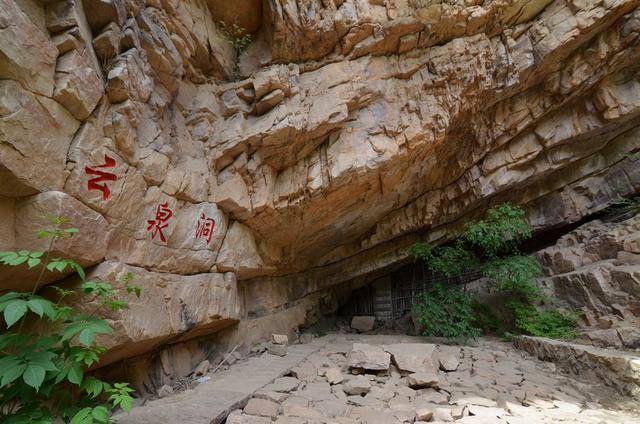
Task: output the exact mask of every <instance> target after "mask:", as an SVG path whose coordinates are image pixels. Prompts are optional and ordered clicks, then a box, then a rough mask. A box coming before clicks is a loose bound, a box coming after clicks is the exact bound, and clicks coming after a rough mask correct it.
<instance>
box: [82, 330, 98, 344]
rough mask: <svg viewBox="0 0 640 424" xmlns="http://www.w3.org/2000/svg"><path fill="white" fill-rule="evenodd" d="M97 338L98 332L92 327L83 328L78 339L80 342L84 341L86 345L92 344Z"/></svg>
mask: <svg viewBox="0 0 640 424" xmlns="http://www.w3.org/2000/svg"><path fill="white" fill-rule="evenodd" d="M95 339H96V333H95V332H94V331H93V330H92V329H90V328H86V329H84V330H82V331H81V332H80V336H78V341H80V343H82V344H83V345H85V346H86V347H89V346H91V345H92V344H93V342H94V341H95Z"/></svg>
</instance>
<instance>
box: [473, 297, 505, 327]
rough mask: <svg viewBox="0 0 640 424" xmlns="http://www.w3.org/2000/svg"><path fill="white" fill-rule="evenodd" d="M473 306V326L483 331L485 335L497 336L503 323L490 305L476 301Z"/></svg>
mask: <svg viewBox="0 0 640 424" xmlns="http://www.w3.org/2000/svg"><path fill="white" fill-rule="evenodd" d="M472 306H473V319H472V321H471V325H473V326H474V327H476V328H479V329H480V330H482V333H484V334H495V333H498V332H499V331H500V328H501V327H502V325H501V322H502V321H501V320H500V318H499V317H498V315H497V314H496V313H495V312H494V310H493V309H491V307H490V306H489V305H487V304H486V303H482V302H480V301H479V300H477V299H474V301H473V305H472Z"/></svg>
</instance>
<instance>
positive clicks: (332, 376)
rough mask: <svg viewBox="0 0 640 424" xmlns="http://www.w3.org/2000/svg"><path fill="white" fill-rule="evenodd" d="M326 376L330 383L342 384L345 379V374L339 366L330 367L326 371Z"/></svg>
mask: <svg viewBox="0 0 640 424" xmlns="http://www.w3.org/2000/svg"><path fill="white" fill-rule="evenodd" d="M324 377H325V378H326V379H327V381H328V382H329V384H332V385H333V384H340V383H342V381H343V380H344V376H343V375H342V372H341V371H340V369H339V368H329V369H328V370H326V371H325V373H324Z"/></svg>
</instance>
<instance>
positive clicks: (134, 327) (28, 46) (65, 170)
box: [0, 0, 640, 359]
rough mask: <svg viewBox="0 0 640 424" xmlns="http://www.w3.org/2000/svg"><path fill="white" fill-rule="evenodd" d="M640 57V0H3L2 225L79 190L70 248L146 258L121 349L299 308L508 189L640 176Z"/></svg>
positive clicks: (120, 321)
mask: <svg viewBox="0 0 640 424" xmlns="http://www.w3.org/2000/svg"><path fill="white" fill-rule="evenodd" d="M303 4H304V7H302V5H303ZM220 22H225V24H226V25H222V24H221V23H220ZM232 24H236V25H237V26H239V27H240V28H241V31H240V33H241V34H249V35H250V36H251V39H250V40H251V42H250V43H249V44H248V45H247V46H244V48H241V47H242V46H240V45H239V43H238V40H234V39H233V37H232V36H230V34H229V31H228V28H229V27H230V26H232ZM225 26H226V28H227V31H225V30H224V28H223V27H225ZM639 59H640V1H638V0H615V1H614V0H612V1H601V2H595V1H593V2H591V1H577V0H540V1H523V0H491V1H484V2H483V1H462V0H456V1H447V2H444V1H431V2H410V1H405V0H394V1H391V0H390V1H386V2H382V1H369V2H367V1H363V0H329V1H316V0H312V1H307V2H290V1H282V0H269V1H266V2H256V1H249V0H246V1H245V0H243V1H238V2H235V3H228V2H222V1H217V0H209V1H207V2H205V1H197V0H186V1H176V0H169V1H162V2H151V1H149V2H140V1H134V0H109V1H106V0H85V1H83V2H80V1H49V2H46V3H40V2H36V1H32V0H21V1H17V2H14V1H9V0H0V218H2V219H0V247H1V248H2V249H14V248H31V249H36V248H42V247H41V246H40V245H39V244H38V243H37V242H36V241H35V239H33V237H31V236H30V235H29V231H36V230H38V229H39V227H40V226H41V222H42V221H41V220H39V219H36V218H35V217H34V218H33V219H31V218H29V217H31V216H35V215H34V214H35V213H36V211H46V212H49V213H53V214H57V213H63V214H65V215H68V216H69V217H70V218H71V225H73V226H75V227H78V228H80V230H81V235H80V236H78V238H76V239H75V240H74V243H73V244H70V245H65V246H60V248H59V253H60V255H65V256H69V257H72V258H74V259H76V260H78V261H80V262H81V263H82V264H83V265H85V266H94V265H97V267H96V268H95V270H94V271H92V272H102V271H103V270H105V269H106V268H109V269H111V268H114V269H120V268H123V269H124V268H128V267H132V268H134V269H135V270H136V272H135V274H136V278H137V279H139V280H140V281H141V282H143V283H144V284H143V285H144V287H145V290H144V293H146V294H144V296H147V298H148V299H149V300H150V303H149V305H147V306H148V307H146V308H131V309H130V310H128V311H127V312H126V316H125V317H124V318H117V320H116V322H117V329H118V333H117V334H116V335H114V337H113V338H112V339H111V340H110V341H109V347H111V348H112V351H113V354H112V356H111V358H116V359H120V358H125V357H127V356H133V355H139V354H141V353H144V352H147V351H150V350H151V349H154V348H156V347H157V346H158V345H162V344H166V343H174V342H175V341H180V340H182V339H181V337H189V338H190V337H194V334H195V335H198V336H200V335H205V334H210V333H216V332H219V330H220V329H221V328H222V327H223V326H224V325H227V324H228V323H233V322H236V321H240V322H241V323H243V322H244V323H245V324H244V325H247V326H249V327H251V326H252V325H253V324H251V323H254V324H255V326H254V327H251V328H253V329H254V330H255V331H254V330H252V332H249V333H247V334H253V335H255V337H258V335H263V334H267V333H268V330H267V328H268V326H269V325H272V326H275V325H282V326H283V327H286V329H284V331H281V332H286V331H290V330H291V329H292V328H293V327H295V326H296V325H299V324H300V323H301V321H305V320H312V319H314V315H313V313H312V312H309V311H311V310H312V309H313V307H314V305H315V306H317V305H318V304H320V303H322V302H325V303H326V302H329V303H331V302H335V301H336V299H337V298H339V296H338V292H339V290H343V289H344V290H346V291H348V289H349V287H350V284H352V283H350V281H352V280H353V279H354V278H364V276H365V275H367V274H370V273H373V272H376V271H378V270H380V269H382V268H384V267H386V266H389V265H392V264H394V263H397V262H399V261H402V260H404V259H405V258H406V255H407V253H406V249H407V247H408V246H409V245H410V244H411V243H413V242H414V241H415V240H416V239H417V238H418V237H422V238H425V237H426V238H427V239H429V240H431V241H440V240H445V239H447V238H448V237H449V236H450V235H451V234H453V232H455V230H456V228H457V227H459V225H460V224H461V223H462V222H463V221H464V219H467V218H471V217H474V216H477V215H479V214H480V213H482V212H483V211H484V210H486V209H487V207H489V206H490V205H492V204H496V203H499V202H503V201H511V202H514V203H517V204H519V205H522V207H523V208H524V209H525V210H526V211H527V213H528V217H529V219H530V220H531V222H532V223H533V225H534V226H535V228H536V229H538V230H544V229H548V228H552V227H559V226H562V225H565V224H569V223H572V222H576V221H578V220H580V219H581V218H582V217H584V216H586V215H588V214H591V213H594V212H596V211H598V210H601V209H602V208H604V207H605V206H607V205H608V204H609V203H611V202H612V201H614V200H616V199H618V197H619V196H622V195H630V194H633V193H637V192H638V189H639V187H640V167H639V166H638V165H639V164H640V162H639V159H638V156H637V155H634V154H633V152H637V151H638V149H639V148H640V70H639V67H638V63H640V60H639ZM63 198H64V199H66V200H64V199H63ZM61 199H62V200H61ZM103 261H107V262H103ZM569 262H571V258H568V259H566V260H564V259H563V262H562V264H565V263H569ZM562 264H560V265H559V266H564V265H562ZM551 265H553V264H551ZM563 272H568V271H563ZM621 272H622V271H621ZM221 273H232V274H233V275H234V279H233V281H235V278H237V279H238V280H239V283H238V284H237V285H236V284H235V283H234V284H231V283H227V281H231V280H228V279H224V278H226V277H222V274H221ZM104 275H105V276H106V277H108V278H112V277H113V276H114V273H113V272H106V273H105V274H104ZM225 275H226V274H225ZM31 277H32V276H30V275H29V274H28V273H19V274H15V273H14V271H9V270H6V269H1V270H0V284H1V286H0V290H8V289H15V288H24V287H27V286H29V285H30V284H31V283H30V282H29V278H31ZM557 278H561V277H557ZM562 278H564V277H562ZM567 278H569V277H567ZM167 279H168V280H167ZM53 280H54V277H48V278H47V280H46V281H47V282H49V281H53ZM16 281H17V282H16ZM181 290H184V293H183V292H181ZM328 290H333V292H331V294H327V295H326V296H325V294H323V293H327V291H328ZM336 296H338V297H336ZM167 297H168V298H170V299H174V300H166V298H167ZM192 297H193V298H192ZM163 299H165V300H163ZM175 299H183V300H184V302H185V306H184V307H183V306H180V307H176V305H175V304H174V303H172V302H174V301H175ZM203 299H205V300H206V302H207V304H206V305H205V304H201V303H200V302H202V301H203ZM154 302H159V303H158V304H157V305H156V303H154ZM163 302H164V303H163ZM209 303H210V304H209ZM209 308H212V309H211V310H210V309H209ZM184 310H187V311H190V312H189V314H188V315H189V317H191V318H189V320H187V321H184V319H183V318H184V317H183V316H182V315H181V314H183V313H184V312H183V311H184ZM159 311H162V314H164V315H165V316H164V317H163V320H161V321H158V322H155V321H154V325H153V326H151V327H153V328H151V327H150V328H147V329H145V330H144V331H143V330H140V326H141V325H142V326H146V324H147V323H148V324H149V325H151V324H150V322H151V321H149V322H147V320H152V321H153V319H154V317H153V316H152V315H153V314H158V313H159ZM270 314H280V316H281V317H285V316H286V317H288V318H282V320H284V321H281V322H278V323H277V324H268V323H266V322H267V317H269V316H270ZM274 316H275V315H274ZM305 316H306V317H305ZM260 319H264V320H265V322H262V323H261V324H258V323H257V322H258V321H256V320H260ZM273 321H274V319H271V322H273ZM141 323H143V324H141ZM218 323H223V324H224V325H218ZM155 324H157V325H155ZM231 337H232V338H234V340H235V339H238V338H240V339H241V338H242V337H239V336H237V335H236V336H231ZM246 337H247V338H250V337H253V336H249V335H247V336H246Z"/></svg>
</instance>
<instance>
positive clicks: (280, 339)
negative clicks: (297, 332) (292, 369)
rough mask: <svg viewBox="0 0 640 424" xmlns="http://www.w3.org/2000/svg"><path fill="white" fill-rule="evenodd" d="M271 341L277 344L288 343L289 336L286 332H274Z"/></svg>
mask: <svg viewBox="0 0 640 424" xmlns="http://www.w3.org/2000/svg"><path fill="white" fill-rule="evenodd" d="M271 343H273V344H277V345H288V344H289V337H287V336H286V335H284V334H272V335H271Z"/></svg>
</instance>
